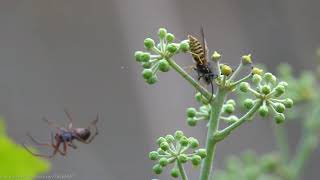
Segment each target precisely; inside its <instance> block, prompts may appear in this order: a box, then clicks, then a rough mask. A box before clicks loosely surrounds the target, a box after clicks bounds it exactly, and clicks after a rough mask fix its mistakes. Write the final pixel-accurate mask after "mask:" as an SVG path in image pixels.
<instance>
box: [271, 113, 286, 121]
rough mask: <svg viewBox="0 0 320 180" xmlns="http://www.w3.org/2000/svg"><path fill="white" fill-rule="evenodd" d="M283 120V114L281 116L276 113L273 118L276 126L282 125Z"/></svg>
mask: <svg viewBox="0 0 320 180" xmlns="http://www.w3.org/2000/svg"><path fill="white" fill-rule="evenodd" d="M285 119H286V117H285V116H284V114H282V113H277V114H276V115H275V116H274V120H275V121H276V123H277V124H281V123H283V122H284V120H285Z"/></svg>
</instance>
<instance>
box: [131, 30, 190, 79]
mask: <svg viewBox="0 0 320 180" xmlns="http://www.w3.org/2000/svg"><path fill="white" fill-rule="evenodd" d="M158 37H159V43H158V44H156V42H155V41H154V40H153V39H151V38H146V39H145V40H144V47H145V49H146V51H147V52H143V51H136V52H135V54H134V56H135V59H136V61H137V62H139V63H141V65H142V67H143V68H144V70H143V71H142V77H143V78H144V79H145V81H146V82H147V83H148V84H155V83H156V82H157V81H158V78H157V73H158V72H159V71H161V72H168V71H169V70H170V64H169V63H168V61H167V59H169V58H170V57H172V56H173V55H175V54H178V53H180V52H183V53H185V52H188V51H189V43H188V41H187V40H184V41H181V42H180V43H174V40H175V36H174V35H173V34H171V33H168V32H167V30H166V29H164V28H160V29H159V30H158Z"/></svg>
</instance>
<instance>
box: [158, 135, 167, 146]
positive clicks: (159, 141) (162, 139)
mask: <svg viewBox="0 0 320 180" xmlns="http://www.w3.org/2000/svg"><path fill="white" fill-rule="evenodd" d="M166 141H167V140H166V139H165V138H164V137H159V138H158V139H157V144H158V146H160V144H161V143H163V142H166Z"/></svg>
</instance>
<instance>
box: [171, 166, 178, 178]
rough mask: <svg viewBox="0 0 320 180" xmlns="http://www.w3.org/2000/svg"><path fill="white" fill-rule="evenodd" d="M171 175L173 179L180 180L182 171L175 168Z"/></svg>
mask: <svg viewBox="0 0 320 180" xmlns="http://www.w3.org/2000/svg"><path fill="white" fill-rule="evenodd" d="M170 175H171V176H172V177H173V178H178V177H179V176H180V171H179V169H178V168H173V169H171V172H170Z"/></svg>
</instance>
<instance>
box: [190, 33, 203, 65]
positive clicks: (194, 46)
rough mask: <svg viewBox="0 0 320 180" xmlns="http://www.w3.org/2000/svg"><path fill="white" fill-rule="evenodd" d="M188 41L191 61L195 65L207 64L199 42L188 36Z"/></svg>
mask: <svg viewBox="0 0 320 180" xmlns="http://www.w3.org/2000/svg"><path fill="white" fill-rule="evenodd" d="M188 39H189V46H190V52H191V54H192V57H193V59H194V60H195V62H196V63H197V65H205V64H207V60H206V55H205V50H204V47H202V45H201V43H200V41H199V40H198V39H197V38H195V37H193V36H191V35H188Z"/></svg>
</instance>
